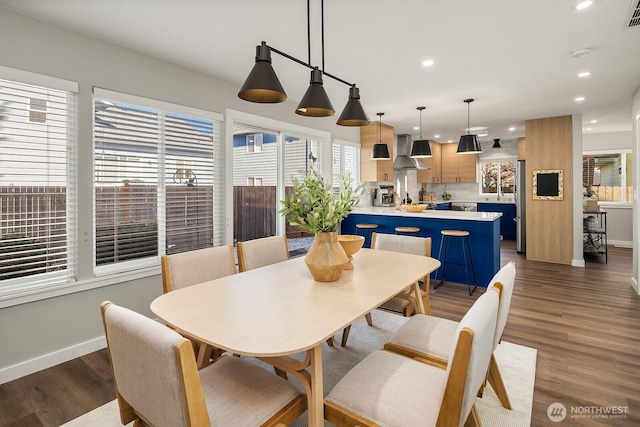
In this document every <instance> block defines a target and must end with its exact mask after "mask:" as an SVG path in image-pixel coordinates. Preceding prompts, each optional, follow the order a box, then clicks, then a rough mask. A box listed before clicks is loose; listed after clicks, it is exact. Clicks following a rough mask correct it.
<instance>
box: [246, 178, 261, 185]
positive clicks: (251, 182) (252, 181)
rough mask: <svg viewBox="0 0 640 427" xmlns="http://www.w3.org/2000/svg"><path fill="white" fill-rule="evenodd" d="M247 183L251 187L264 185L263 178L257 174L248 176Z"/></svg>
mask: <svg viewBox="0 0 640 427" xmlns="http://www.w3.org/2000/svg"><path fill="white" fill-rule="evenodd" d="M247 185H248V186H250V187H260V186H262V178H260V177H255V176H250V177H247Z"/></svg>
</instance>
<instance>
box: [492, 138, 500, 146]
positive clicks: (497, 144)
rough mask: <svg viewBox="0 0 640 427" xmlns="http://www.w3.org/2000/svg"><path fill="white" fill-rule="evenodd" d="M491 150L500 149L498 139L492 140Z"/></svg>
mask: <svg viewBox="0 0 640 427" xmlns="http://www.w3.org/2000/svg"><path fill="white" fill-rule="evenodd" d="M491 148H502V146H501V145H500V138H496V139H494V140H493V147H491Z"/></svg>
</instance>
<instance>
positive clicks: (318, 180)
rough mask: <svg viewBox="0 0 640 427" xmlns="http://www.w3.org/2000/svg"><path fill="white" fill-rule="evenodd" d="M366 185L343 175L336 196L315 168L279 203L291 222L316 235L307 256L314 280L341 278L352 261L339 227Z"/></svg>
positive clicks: (324, 280) (294, 182)
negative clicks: (354, 185)
mask: <svg viewBox="0 0 640 427" xmlns="http://www.w3.org/2000/svg"><path fill="white" fill-rule="evenodd" d="M363 188H364V183H360V184H359V185H358V186H357V187H356V188H353V178H352V177H351V176H350V175H349V174H346V175H341V176H340V193H339V194H338V195H335V196H334V194H333V191H332V188H331V186H330V185H329V184H327V183H326V182H325V181H324V179H323V178H322V176H321V175H320V174H319V173H318V172H316V171H314V170H312V171H310V172H309V174H308V175H307V176H305V178H304V179H303V180H302V181H298V180H297V179H294V180H293V191H292V193H291V194H289V195H287V196H285V199H284V200H282V201H281V202H280V203H281V205H282V209H281V210H280V213H282V214H284V216H285V217H286V218H287V220H288V221H289V223H290V224H291V225H294V226H296V227H298V228H300V229H301V230H305V231H308V232H311V233H315V235H316V237H315V239H314V241H313V244H312V245H311V248H310V249H309V252H308V253H307V256H306V258H305V263H306V264H307V267H308V268H309V271H310V272H311V274H312V275H313V277H314V279H316V280H318V281H321V282H332V281H335V280H338V278H339V277H340V274H342V270H343V266H344V264H346V263H347V262H348V261H349V260H348V258H347V255H346V253H345V251H344V249H343V248H342V246H341V245H340V243H338V227H339V226H340V223H341V222H342V220H343V219H344V218H346V217H347V215H349V212H351V210H352V209H353V207H354V206H355V205H356V204H357V203H358V201H359V200H360V196H361V194H362V190H363Z"/></svg>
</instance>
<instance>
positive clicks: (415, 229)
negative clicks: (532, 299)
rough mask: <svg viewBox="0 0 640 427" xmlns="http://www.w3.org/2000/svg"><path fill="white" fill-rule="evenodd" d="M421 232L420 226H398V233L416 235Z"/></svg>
mask: <svg viewBox="0 0 640 427" xmlns="http://www.w3.org/2000/svg"><path fill="white" fill-rule="evenodd" d="M419 232H420V229H419V228H418V227H396V234H406V235H410V236H415V235H417V234H418V233H419Z"/></svg>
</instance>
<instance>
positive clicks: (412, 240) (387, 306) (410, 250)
mask: <svg viewBox="0 0 640 427" xmlns="http://www.w3.org/2000/svg"><path fill="white" fill-rule="evenodd" d="M371 248H372V249H379V250H383V251H392V252H403V253H407V254H414V255H425V256H431V237H415V236H407V235H400V234H381V233H376V232H374V233H372V234H371ZM430 280H431V278H430V277H429V276H426V277H425V278H424V280H423V282H424V291H423V292H422V301H423V303H424V309H425V312H426V313H427V314H431V306H430V304H429V286H430V283H431V282H430ZM413 299H414V297H413V294H412V290H411V287H409V288H407V289H406V290H405V291H403V292H402V293H401V294H400V295H398V296H396V297H394V298H392V299H390V300H389V301H387V302H385V303H384V304H382V305H381V306H380V307H378V308H381V309H383V310H387V311H393V312H397V313H402V314H403V315H404V316H407V317H409V316H411V315H413V314H414V313H415V309H414V305H413V304H412V300H413ZM365 318H366V319H367V323H368V324H369V326H372V325H373V321H372V319H371V313H367V314H366V315H365ZM350 331H351V325H349V326H347V327H346V328H344V330H343V332H342V343H341V344H342V346H343V347H344V346H346V345H347V340H348V339H349V332H350Z"/></svg>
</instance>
